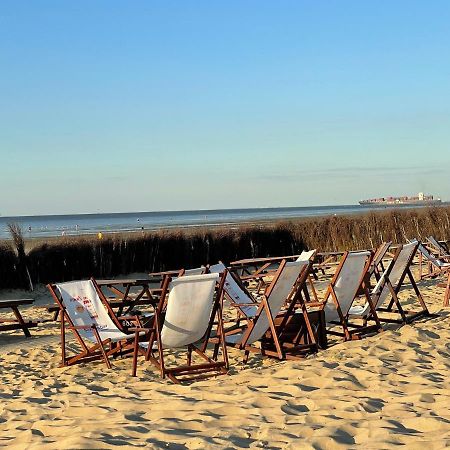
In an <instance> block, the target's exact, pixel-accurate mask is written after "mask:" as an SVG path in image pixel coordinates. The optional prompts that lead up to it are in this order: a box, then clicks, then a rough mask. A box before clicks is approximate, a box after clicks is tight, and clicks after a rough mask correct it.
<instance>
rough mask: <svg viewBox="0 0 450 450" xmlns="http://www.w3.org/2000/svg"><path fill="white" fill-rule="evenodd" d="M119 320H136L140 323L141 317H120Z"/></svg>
mask: <svg viewBox="0 0 450 450" xmlns="http://www.w3.org/2000/svg"><path fill="white" fill-rule="evenodd" d="M117 319H118V320H136V321H139V316H119V317H117Z"/></svg>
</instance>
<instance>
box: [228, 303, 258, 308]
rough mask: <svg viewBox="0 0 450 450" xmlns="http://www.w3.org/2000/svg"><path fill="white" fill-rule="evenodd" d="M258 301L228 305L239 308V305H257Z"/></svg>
mask: <svg viewBox="0 0 450 450" xmlns="http://www.w3.org/2000/svg"><path fill="white" fill-rule="evenodd" d="M258 305H259V303H256V302H253V303H231V304H230V306H233V307H234V308H240V307H241V306H258Z"/></svg>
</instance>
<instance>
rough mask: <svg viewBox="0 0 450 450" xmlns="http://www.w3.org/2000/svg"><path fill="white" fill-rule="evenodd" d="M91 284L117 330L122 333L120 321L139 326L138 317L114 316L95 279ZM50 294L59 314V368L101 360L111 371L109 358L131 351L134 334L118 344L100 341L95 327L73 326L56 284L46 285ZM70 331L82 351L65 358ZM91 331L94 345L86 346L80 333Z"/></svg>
mask: <svg viewBox="0 0 450 450" xmlns="http://www.w3.org/2000/svg"><path fill="white" fill-rule="evenodd" d="M90 281H91V282H92V283H93V286H94V289H95V291H96V293H97V295H98V296H99V298H100V300H101V303H102V304H103V306H104V307H105V309H106V310H107V312H108V315H109V316H110V318H111V320H112V321H113V323H114V324H115V325H116V326H117V328H118V330H120V331H123V327H122V325H121V323H120V321H121V320H129V321H135V322H136V324H137V325H138V326H140V325H141V323H140V319H139V317H138V316H123V317H122V316H121V317H117V316H116V315H115V314H114V311H113V310H112V308H111V307H110V306H109V304H108V301H107V299H106V297H105V295H104V294H103V292H102V290H101V289H100V288H99V286H98V285H97V283H96V282H95V279H93V278H91V280H90ZM47 288H48V290H49V291H50V294H51V295H52V297H53V299H54V301H55V302H56V304H57V305H58V306H59V313H60V335H61V367H64V366H70V365H73V364H77V363H82V362H89V361H94V360H96V359H103V361H104V362H105V364H106V366H107V367H108V369H111V363H110V361H109V357H110V356H116V355H118V354H124V353H125V352H131V351H132V349H133V343H134V339H135V335H134V334H130V337H129V339H127V340H126V341H119V342H111V340H110V339H106V340H102V339H101V337H100V334H99V331H98V329H97V328H96V327H95V326H76V325H74V323H73V321H72V319H71V318H70V316H69V314H68V313H67V311H66V307H65V305H64V301H63V299H62V296H61V295H60V293H59V292H58V288H57V285H56V284H48V285H47ZM67 329H68V330H70V331H71V332H72V333H73V334H74V336H75V338H76V340H77V341H78V343H79V345H80V346H81V348H82V351H81V352H80V353H78V354H75V355H74V356H70V357H68V356H67V348H66V343H67V341H66V330H67ZM87 329H92V331H93V334H94V336H95V338H96V341H97V342H96V343H95V344H94V345H90V344H87V343H86V342H85V340H84V339H83V338H82V337H81V334H80V331H81V330H87Z"/></svg>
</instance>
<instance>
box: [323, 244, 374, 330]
mask: <svg viewBox="0 0 450 450" xmlns="http://www.w3.org/2000/svg"><path fill="white" fill-rule="evenodd" d="M368 258H370V252H349V253H348V255H347V257H346V258H345V260H344V263H343V265H342V267H341V268H340V270H339V274H338V276H337V278H336V280H335V281H334V286H333V288H334V293H335V295H336V298H337V301H338V303H339V306H340V308H341V312H342V315H343V316H344V317H345V316H347V314H348V312H349V310H350V308H351V306H352V304H353V302H354V300H355V297H356V295H357V293H358V291H359V289H360V286H361V282H362V277H363V276H364V274H365V271H366V264H367V259H368ZM324 311H325V320H326V322H327V323H331V322H336V321H340V315H339V313H338V310H337V306H336V303H335V302H334V301H327V302H326V304H325V307H324Z"/></svg>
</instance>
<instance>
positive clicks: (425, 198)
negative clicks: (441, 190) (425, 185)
mask: <svg viewBox="0 0 450 450" xmlns="http://www.w3.org/2000/svg"><path fill="white" fill-rule="evenodd" d="M441 203H442V200H441V199H440V198H434V197H433V196H432V195H425V194H424V193H423V192H419V194H417V196H416V197H408V196H405V197H380V198H372V199H369V200H361V201H360V202H359V204H360V205H361V206H433V205H440V204H441Z"/></svg>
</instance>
